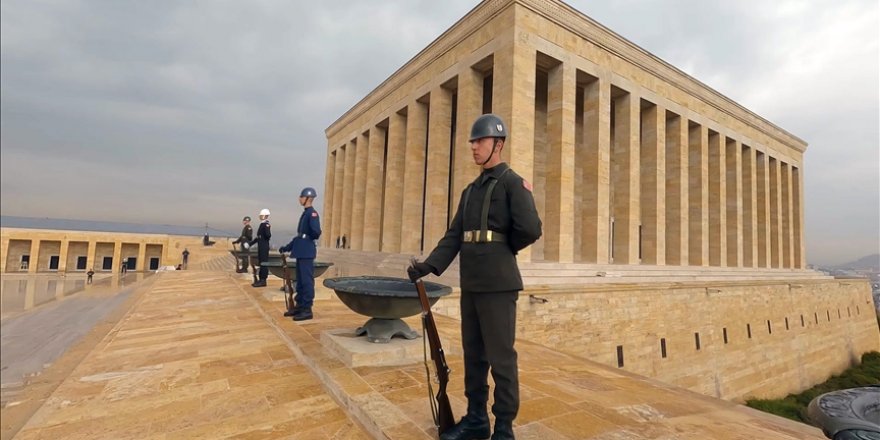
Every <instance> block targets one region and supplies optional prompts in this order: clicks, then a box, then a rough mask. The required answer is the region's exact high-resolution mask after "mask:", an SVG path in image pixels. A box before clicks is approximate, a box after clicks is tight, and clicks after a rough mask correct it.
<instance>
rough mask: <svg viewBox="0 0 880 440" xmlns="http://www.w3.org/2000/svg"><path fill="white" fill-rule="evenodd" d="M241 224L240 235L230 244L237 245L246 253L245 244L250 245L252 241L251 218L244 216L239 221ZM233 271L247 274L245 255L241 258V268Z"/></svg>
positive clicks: (246, 258)
mask: <svg viewBox="0 0 880 440" xmlns="http://www.w3.org/2000/svg"><path fill="white" fill-rule="evenodd" d="M241 224H242V225H243V226H242V228H241V235H240V236H239V237H238V238H237V239H236V240H235V241H233V242H232V244H237V245H238V247H239V249H240V250H241V251H247V248H246V247H245V243H250V242H251V241H252V240H253V239H254V228H252V227H251V217H250V216H249V215H246V216H244V218H243V219H241ZM235 271H236V272H237V273H247V271H248V257H247V255H245V256H243V257H241V267H239V268H236V269H235Z"/></svg>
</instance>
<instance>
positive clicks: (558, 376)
mask: <svg viewBox="0 0 880 440" xmlns="http://www.w3.org/2000/svg"><path fill="white" fill-rule="evenodd" d="M229 269H230V268H225V269H223V270H219V268H218V270H203V271H177V272H167V273H162V274H159V275H157V277H158V279H156V280H155V282H153V283H151V285H150V286H149V288H147V289H146V291H145V292H143V293H142V294H141V296H140V297H139V298H138V300H137V301H136V302H135V303H134V305H133V306H132V307H131V309H130V310H129V311H128V313H127V314H125V315H124V317H123V318H122V319H121V320H120V321H119V322H118V323H117V324H116V326H115V327H114V328H113V329H112V330H111V331H110V332H109V333H108V334H107V336H106V337H104V338H103V340H101V341H100V343H98V344H97V346H96V347H95V348H94V349H93V350H92V351H91V352H89V353H88V354H87V355H86V356H85V357H84V359H83V361H82V362H81V363H79V365H78V366H76V368H74V369H73V370H72V372H71V373H70V374H69V375H68V376H67V377H66V378H65V379H64V380H63V381H62V382H61V383H60V385H59V386H58V387H57V389H55V391H54V392H53V393H51V395H50V396H49V397H48V398H47V399H46V401H45V403H44V404H43V405H42V406H41V407H39V409H38V410H36V412H34V413H33V415H32V416H30V418H29V420H27V422H26V423H25V425H24V427H23V428H22V429H21V430H20V431H19V432H18V434H17V435H16V436H15V438H16V439H37V438H47V439H48V438H51V439H56V438H67V439H77V438H83V439H86V438H88V439H94V438H113V439H126V438H132V439H134V438H137V439H172V438H186V439H189V438H241V439H250V438H289V439H365V438H388V439H431V438H436V431H435V430H434V428H433V423H432V419H431V416H430V412H429V409H428V403H427V398H426V395H427V386H426V374H425V367H424V365H422V364H421V363H417V364H412V365H406V366H399V367H356V368H349V367H347V366H346V365H345V364H344V363H343V362H341V361H340V360H339V359H338V358H337V357H336V356H335V355H334V354H333V353H332V352H331V351H330V350H327V349H326V348H325V347H324V346H323V345H322V342H321V333H322V332H323V331H325V330H335V329H340V328H350V329H354V328H355V327H357V326H359V325H361V324H362V323H363V322H364V321H365V319H366V318H364V317H362V316H359V315H356V314H354V313H353V312H351V311H349V310H348V309H347V308H346V307H345V306H344V305H343V304H342V303H340V302H339V301H338V300H336V299H335V297H334V296H332V295H328V294H327V292H326V291H323V292H319V295H318V298H323V299H319V300H317V301H316V303H315V309H314V311H315V319H314V320H311V321H306V322H304V323H295V322H293V321H291V320H290V319H289V318H284V317H283V316H282V312H283V310H284V303H283V301H280V299H281V297H280V292H278V287H280V285H281V283H280V280H277V279H274V280H272V281H271V283H270V286H269V287H267V288H263V289H255V288H252V287H250V285H249V284H250V277H249V276H248V275H237V274H233V273H230V272H229ZM224 270H226V271H224ZM319 284H320V281H319ZM409 322H410V324H411V325H413V327H417V325H416V324H417V321H416V320H414V319H410V320H409ZM437 323H438V326H439V327H440V331H441V337H442V338H443V342H444V344H445V345H447V346H448V347H449V348H450V350H449V352H450V353H453V354H450V355H448V360H449V363H450V366H451V368H452V370H453V372H452V378H451V382H450V389H449V393H450V397H451V400H452V404H453V411H454V412H455V414H456V415H457V416H460V415H461V414H462V413H463V411H464V408H465V401H464V397H463V395H462V377H463V368H462V361H461V357H460V356H458V355H455V354H454V353H456V352H458V351H460V350H458V349H457V348H456V347H457V346H458V345H459V344H460V340H459V339H458V322H457V321H455V320H453V319H450V318H446V317H443V316H438V317H437ZM517 349H518V352H519V367H520V382H521V400H522V405H521V409H520V414H519V417H518V418H517V420H516V424H515V428H516V435H517V438H518V439H541V440H554V439H668V440H671V439H743V440H745V439H788V440H794V439H822V438H824V437H823V436H822V434H821V432H820V431H819V430H818V429H815V428H812V427H809V426H806V425H802V424H798V423H795V422H792V421H789V420H786V419H782V418H779V417H775V416H772V415H768V414H764V413H761V412H758V411H755V410H752V409H750V408H747V407H744V406H741V405H737V404H733V403H730V402H725V401H722V400H718V399H714V398H710V397H705V396H702V395H699V394H696V393H693V392H690V391H687V390H683V389H680V388H676V387H673V386H670V385H666V384H663V383H661V382H658V381H654V380H651V379H647V378H644V377H641V376H637V375H633V374H629V373H627V372H625V371H621V370H616V369H613V368H609V367H606V366H603V365H600V364H597V363H594V362H590V361H589V360H585V359H582V358H577V357H574V356H570V355H566V354H562V353H559V352H556V351H553V350H550V349H548V348H546V347H543V346H540V345H537V344H533V343H530V342H528V341H523V340H520V341H518V342H517Z"/></svg>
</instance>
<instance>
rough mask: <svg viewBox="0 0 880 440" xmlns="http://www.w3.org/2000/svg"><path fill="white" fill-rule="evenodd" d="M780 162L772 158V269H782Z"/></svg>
mask: <svg viewBox="0 0 880 440" xmlns="http://www.w3.org/2000/svg"><path fill="white" fill-rule="evenodd" d="M779 174H780V169H779V160H778V159H776V158H775V157H771V158H770V267H774V268H778V267H782V212H781V211H782V194H780V193H781V191H780V190H781V189H782V183H781V179H780V175H779Z"/></svg>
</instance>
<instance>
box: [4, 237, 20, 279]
mask: <svg viewBox="0 0 880 440" xmlns="http://www.w3.org/2000/svg"><path fill="white" fill-rule="evenodd" d="M8 259H9V239H8V238H6V237H0V273H6V260H8ZM16 269H18V268H16Z"/></svg>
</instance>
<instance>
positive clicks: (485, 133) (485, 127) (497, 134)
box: [470, 113, 507, 142]
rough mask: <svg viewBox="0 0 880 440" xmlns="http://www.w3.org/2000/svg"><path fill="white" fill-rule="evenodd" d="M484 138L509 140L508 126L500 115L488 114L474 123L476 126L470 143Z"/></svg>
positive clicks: (473, 128) (472, 131) (472, 130)
mask: <svg viewBox="0 0 880 440" xmlns="http://www.w3.org/2000/svg"><path fill="white" fill-rule="evenodd" d="M484 137H492V138H501V139H506V138H507V126H506V125H505V124H504V121H502V120H501V118H500V117H498V115H494V114H492V113H488V114H485V115H483V116H480V117H479V118H477V120H476V121H474V125H473V127H471V138H470V142H473V141H475V140H477V139H482V138H484Z"/></svg>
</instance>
